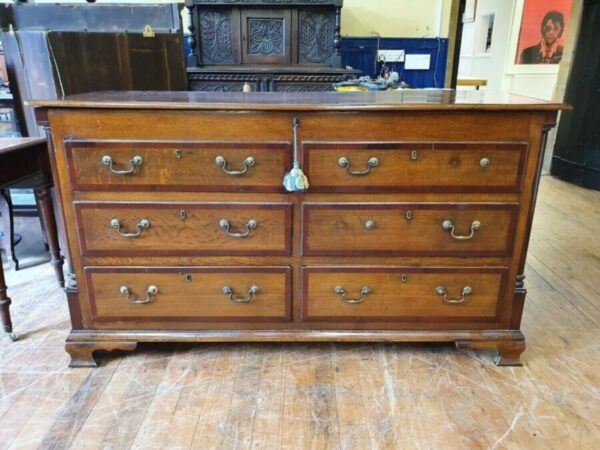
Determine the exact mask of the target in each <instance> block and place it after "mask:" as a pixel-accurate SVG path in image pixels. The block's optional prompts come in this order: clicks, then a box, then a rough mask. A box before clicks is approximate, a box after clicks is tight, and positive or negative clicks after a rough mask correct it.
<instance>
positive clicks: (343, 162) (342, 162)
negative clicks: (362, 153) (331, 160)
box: [338, 156, 379, 176]
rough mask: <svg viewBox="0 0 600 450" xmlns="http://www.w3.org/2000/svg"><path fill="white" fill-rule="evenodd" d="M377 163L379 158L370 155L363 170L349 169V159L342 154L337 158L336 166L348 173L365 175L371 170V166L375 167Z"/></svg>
mask: <svg viewBox="0 0 600 450" xmlns="http://www.w3.org/2000/svg"><path fill="white" fill-rule="evenodd" d="M378 165H379V158H376V157H372V158H369V160H368V161H367V167H366V169H365V170H351V169H350V166H351V164H350V160H349V159H348V158H347V157H345V156H342V157H341V158H340V159H338V166H340V167H341V168H342V169H346V172H348V173H349V174H350V175H355V176H360V175H367V174H368V173H369V172H371V169H372V168H373V167H377V166H378Z"/></svg>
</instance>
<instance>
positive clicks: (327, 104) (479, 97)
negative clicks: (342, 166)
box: [31, 90, 568, 111]
mask: <svg viewBox="0 0 600 450" xmlns="http://www.w3.org/2000/svg"><path fill="white" fill-rule="evenodd" d="M31 105H32V106H35V107H40V108H85V109H95V108H101V109H148V110H151V109H161V110H165V109H167V110H222V109H227V110H262V111H356V110H359V111H360V110H365V111H366V110H380V111H394V110H398V111H400V110H407V111H410V110H432V111H436V110H521V111H543V110H545V111H557V110H560V109H567V108H568V106H567V105H564V104H561V103H553V102H547V101H544V100H539V99H533V98H528V97H523V96H518V95H513V94H504V93H499V92H493V91H454V90H414V91H401V92H399V91H388V92H348V93H338V92H319V93H317V92H314V93H311V92H289V93H288V92H251V93H237V92H226V93H221V92H219V93H210V92H188V91H104V92H89V93H85V94H77V95H72V96H67V97H64V98H62V99H57V100H37V101H34V102H31Z"/></svg>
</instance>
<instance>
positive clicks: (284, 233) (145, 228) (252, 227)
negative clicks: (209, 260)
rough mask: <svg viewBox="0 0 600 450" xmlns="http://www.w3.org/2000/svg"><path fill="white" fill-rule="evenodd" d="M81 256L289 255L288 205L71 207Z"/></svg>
mask: <svg viewBox="0 0 600 450" xmlns="http://www.w3.org/2000/svg"><path fill="white" fill-rule="evenodd" d="M74 208H75V214H76V217H77V222H78V229H79V240H80V243H81V252H82V254H83V255H88V256H102V255H125V256H140V255H160V256H167V255H289V254H290V252H291V227H292V206H291V204H290V203H233V202H219V203H171V202H168V203H142V202H136V203H116V202H75V204H74Z"/></svg>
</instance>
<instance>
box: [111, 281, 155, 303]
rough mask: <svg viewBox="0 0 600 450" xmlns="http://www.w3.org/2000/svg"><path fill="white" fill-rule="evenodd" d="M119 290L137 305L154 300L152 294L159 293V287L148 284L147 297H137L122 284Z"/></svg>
mask: <svg viewBox="0 0 600 450" xmlns="http://www.w3.org/2000/svg"><path fill="white" fill-rule="evenodd" d="M119 292H120V293H121V294H122V295H124V296H126V297H127V300H129V303H135V304H136V305H145V304H146V303H150V301H151V300H152V296H154V295H156V294H158V288H157V287H156V286H154V285H150V286H148V289H146V298H135V296H134V295H133V294H132V293H131V291H130V290H129V288H128V287H127V286H121V288H120V289H119Z"/></svg>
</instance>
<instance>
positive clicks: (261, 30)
mask: <svg viewBox="0 0 600 450" xmlns="http://www.w3.org/2000/svg"><path fill="white" fill-rule="evenodd" d="M283 32H284V25H283V20H282V19H249V20H248V53H249V54H251V55H283Z"/></svg>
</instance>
